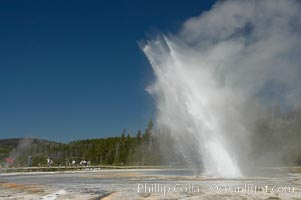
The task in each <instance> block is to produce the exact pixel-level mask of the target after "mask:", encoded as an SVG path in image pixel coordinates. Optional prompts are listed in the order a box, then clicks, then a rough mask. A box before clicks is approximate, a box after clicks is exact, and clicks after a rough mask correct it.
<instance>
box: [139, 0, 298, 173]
mask: <svg viewBox="0 0 301 200" xmlns="http://www.w3.org/2000/svg"><path fill="white" fill-rule="evenodd" d="M143 51H144V53H145V54H146V56H147V57H148V59H149V61H150V63H151V65H152V67H153V70H154V73H155V77H156V79H155V82H154V83H153V84H152V86H150V87H149V88H148V90H149V92H150V93H151V94H153V95H154V96H155V98H156V103H157V110H158V112H157V120H156V122H157V125H158V127H159V128H160V129H161V130H164V131H165V132H168V133H169V134H171V135H172V137H173V138H174V140H175V143H176V146H177V150H178V151H179V152H181V154H182V155H183V157H185V158H187V162H188V163H189V164H194V165H196V166H201V165H203V167H204V168H205V170H206V172H207V173H210V174H212V175H215V176H223V177H237V176H241V175H242V172H241V168H242V167H243V165H244V164H245V163H247V161H248V156H249V153H250V151H251V148H252V147H251V146H250V145H249V142H248V141H249V139H250V137H251V135H252V128H250V127H252V124H253V120H254V118H256V116H255V114H258V112H257V110H256V109H257V108H258V107H256V106H254V105H256V102H259V103H260V104H261V106H264V105H265V104H266V103H267V102H269V101H278V102H280V103H281V104H285V105H289V106H292V105H294V104H295V103H296V102H297V101H298V100H299V99H300V91H301V90H300V86H301V78H300V77H301V70H300V64H301V62H300V61H301V54H300V53H301V9H300V3H299V2H298V1H293V0H287V1H282V0H275V1H269V0H266V1H263V0H262V1H260V0H250V1H238V0H231V1H221V2H219V3H217V4H216V5H214V6H213V8H212V9H211V10H210V11H208V12H205V13H203V14H201V15H200V16H198V17H194V18H191V19H188V20H187V21H186V22H185V23H184V25H183V27H182V29H181V30H180V32H179V33H177V34H174V35H168V36H161V37H158V38H157V39H155V40H151V41H148V42H147V44H146V45H145V46H144V47H143ZM274 87H280V88H282V91H281V92H280V93H277V94H270V95H267V94H269V92H268V91H269V89H270V88H274ZM253 102H255V103H253ZM250 107H251V109H250ZM192 152H194V153H195V152H197V154H198V155H199V157H201V158H202V162H199V161H198V159H191V155H192Z"/></svg>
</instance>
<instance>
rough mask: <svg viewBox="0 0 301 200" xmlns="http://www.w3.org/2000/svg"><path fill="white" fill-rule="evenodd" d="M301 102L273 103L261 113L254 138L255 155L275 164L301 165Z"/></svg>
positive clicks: (258, 158) (259, 158) (259, 159)
mask: <svg viewBox="0 0 301 200" xmlns="http://www.w3.org/2000/svg"><path fill="white" fill-rule="evenodd" d="M300 142H301V106H298V107H296V108H294V109H291V110H289V109H283V108H281V106H279V105H275V106H273V107H271V108H270V109H269V110H268V111H267V112H265V114H264V115H262V116H258V118H257V123H256V129H255V130H254V135H253V138H252V146H253V155H254V156H255V158H256V159H257V160H258V161H259V163H260V162H262V163H267V164H270V165H274V166H277V165H278V166H279V165H301V143H300Z"/></svg>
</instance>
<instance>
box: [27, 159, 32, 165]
mask: <svg viewBox="0 0 301 200" xmlns="http://www.w3.org/2000/svg"><path fill="white" fill-rule="evenodd" d="M27 164H28V167H32V156H28V162H27Z"/></svg>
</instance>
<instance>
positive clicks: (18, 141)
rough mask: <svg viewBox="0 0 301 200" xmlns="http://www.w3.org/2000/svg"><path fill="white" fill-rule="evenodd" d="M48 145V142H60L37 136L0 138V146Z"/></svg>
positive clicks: (12, 147)
mask: <svg viewBox="0 0 301 200" xmlns="http://www.w3.org/2000/svg"><path fill="white" fill-rule="evenodd" d="M27 144H28V145H48V144H60V143H59V142H55V141H49V140H44V139H38V138H9V139H0V148H11V149H14V148H17V147H18V146H22V145H23V146H24V145H27Z"/></svg>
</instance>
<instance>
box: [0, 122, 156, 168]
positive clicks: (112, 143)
mask: <svg viewBox="0 0 301 200" xmlns="http://www.w3.org/2000/svg"><path fill="white" fill-rule="evenodd" d="M28 156H32V161H33V166H37V165H45V164H46V159H47V158H48V157H50V158H51V159H52V160H53V161H54V164H55V165H66V163H67V164H68V162H69V163H70V162H72V161H73V160H75V161H76V163H79V162H80V161H81V160H86V161H90V163H91V164H101V165H156V164H159V163H160V159H161V156H160V153H159V147H158V141H157V136H156V135H155V134H153V123H152V121H150V122H149V124H148V126H147V128H146V130H145V131H144V132H141V131H138V133H137V134H136V135H134V136H131V134H129V133H127V132H126V130H124V131H122V133H121V136H120V137H110V138H102V139H87V140H78V141H72V142H70V143H68V144H64V143H58V142H51V141H47V140H40V139H33V138H23V139H6V140H0V160H1V161H2V166H4V165H5V164H6V159H7V158H9V160H14V163H13V164H11V166H17V165H21V166H26V165H27V159H28Z"/></svg>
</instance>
